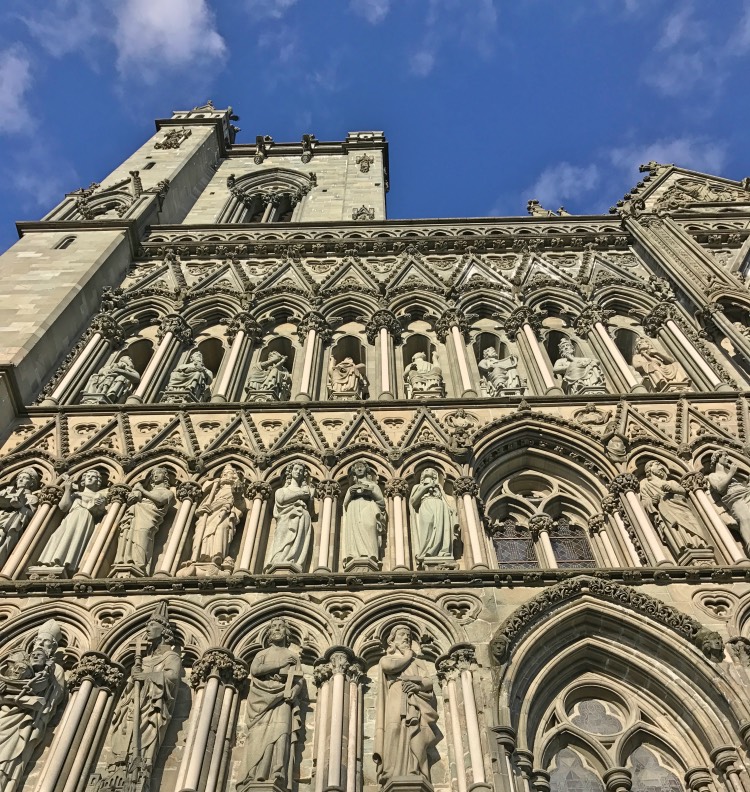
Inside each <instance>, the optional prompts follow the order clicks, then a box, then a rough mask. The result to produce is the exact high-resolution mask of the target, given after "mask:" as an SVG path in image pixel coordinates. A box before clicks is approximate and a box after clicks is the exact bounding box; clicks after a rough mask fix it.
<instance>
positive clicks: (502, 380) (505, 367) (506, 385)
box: [478, 347, 526, 396]
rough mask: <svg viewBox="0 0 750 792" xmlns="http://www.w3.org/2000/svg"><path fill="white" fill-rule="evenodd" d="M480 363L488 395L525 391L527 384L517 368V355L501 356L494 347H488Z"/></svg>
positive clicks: (480, 370) (483, 384) (483, 382)
mask: <svg viewBox="0 0 750 792" xmlns="http://www.w3.org/2000/svg"><path fill="white" fill-rule="evenodd" d="M478 365H479V372H480V374H481V375H482V387H483V388H484V390H485V392H486V393H487V395H488V396H499V395H501V394H502V392H503V391H523V390H524V388H525V386H526V383H525V382H524V381H523V380H522V379H521V377H520V375H519V373H518V369H517V368H516V367H517V366H518V358H517V357H516V356H515V355H509V356H508V357H506V358H499V357H498V356H497V351H496V350H495V348H494V347H487V348H486V349H485V350H484V352H482V359H481V360H480V361H479V364H478Z"/></svg>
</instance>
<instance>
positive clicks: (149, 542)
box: [114, 467, 175, 576]
mask: <svg viewBox="0 0 750 792" xmlns="http://www.w3.org/2000/svg"><path fill="white" fill-rule="evenodd" d="M149 478H150V481H151V489H147V488H146V487H144V486H143V484H141V483H140V482H139V483H137V484H136V485H135V486H134V487H133V490H132V492H131V493H130V495H129V496H128V505H127V508H126V510H125V514H124V515H123V516H122V519H121V520H120V538H119V541H118V543H117V555H116V556H115V561H114V567H118V566H121V567H129V568H130V571H131V572H132V573H133V574H135V575H144V576H147V575H148V574H149V572H150V566H151V560H152V557H153V551H154V537H155V536H156V532H157V531H158V530H159V528H160V526H161V524H162V523H163V522H164V516H165V515H166V513H167V512H168V511H169V509H170V508H171V507H172V506H173V505H174V502H175V497H174V493H173V492H172V490H171V489H170V488H169V473H168V472H167V469H166V468H163V467H156V468H154V469H153V470H152V471H151V475H150V476H149Z"/></svg>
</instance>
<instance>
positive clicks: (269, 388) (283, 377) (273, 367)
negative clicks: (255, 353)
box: [245, 352, 292, 402]
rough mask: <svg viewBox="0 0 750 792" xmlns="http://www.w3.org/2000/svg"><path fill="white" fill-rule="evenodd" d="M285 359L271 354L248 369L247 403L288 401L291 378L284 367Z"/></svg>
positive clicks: (290, 391)
mask: <svg viewBox="0 0 750 792" xmlns="http://www.w3.org/2000/svg"><path fill="white" fill-rule="evenodd" d="M285 360H286V358H285V357H284V355H282V354H281V353H279V352H271V353H270V354H269V355H268V358H267V359H266V360H263V361H261V362H259V363H255V364H254V365H253V366H251V367H250V373H249V374H248V377H247V382H246V383H245V390H246V391H247V400H248V401H259V402H263V401H289V397H290V396H291V394H292V377H291V375H290V374H289V372H288V371H287V370H286V368H285V367H284V361H285Z"/></svg>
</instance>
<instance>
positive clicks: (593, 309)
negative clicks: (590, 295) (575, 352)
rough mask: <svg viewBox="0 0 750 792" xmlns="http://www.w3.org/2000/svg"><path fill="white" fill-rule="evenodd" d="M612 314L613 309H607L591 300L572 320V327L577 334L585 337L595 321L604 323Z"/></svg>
mask: <svg viewBox="0 0 750 792" xmlns="http://www.w3.org/2000/svg"><path fill="white" fill-rule="evenodd" d="M613 314H614V311H607V310H605V309H604V308H602V307H601V305H599V304H597V303H595V302H593V301H592V302H588V303H586V305H585V306H584V309H583V310H582V311H581V313H580V314H579V315H578V317H577V318H576V319H575V320H574V321H573V327H574V328H575V331H576V333H577V334H578V335H579V336H581V337H585V336H587V335H588V334H589V333H590V332H591V330H592V329H593V327H594V325H595V324H596V323H597V322H601V323H602V324H603V325H606V324H607V320H608V319H609V317H610V316H612V315H613Z"/></svg>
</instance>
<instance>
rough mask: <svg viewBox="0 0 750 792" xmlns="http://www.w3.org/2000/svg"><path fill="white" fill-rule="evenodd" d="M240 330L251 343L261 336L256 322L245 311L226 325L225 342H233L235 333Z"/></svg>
mask: <svg viewBox="0 0 750 792" xmlns="http://www.w3.org/2000/svg"><path fill="white" fill-rule="evenodd" d="M240 330H242V332H243V333H245V335H246V336H247V337H248V338H249V339H250V340H251V341H252V340H255V339H257V338H258V337H259V336H260V335H261V328H260V325H259V324H258V322H257V321H256V320H255V319H254V318H253V317H252V316H251V315H250V314H249V313H246V312H245V311H242V312H240V313H238V314H237V315H236V316H233V317H232V320H231V321H230V322H229V324H228V325H227V340H229V341H230V342H231V341H234V338H235V336H236V335H237V333H238V332H239V331H240Z"/></svg>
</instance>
